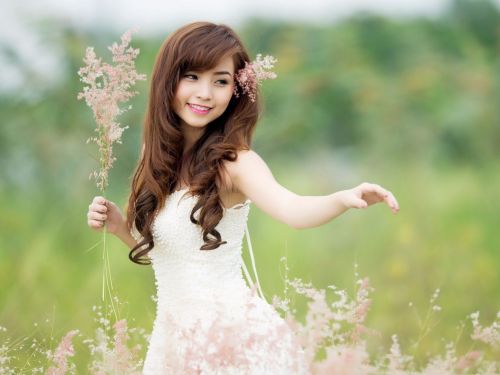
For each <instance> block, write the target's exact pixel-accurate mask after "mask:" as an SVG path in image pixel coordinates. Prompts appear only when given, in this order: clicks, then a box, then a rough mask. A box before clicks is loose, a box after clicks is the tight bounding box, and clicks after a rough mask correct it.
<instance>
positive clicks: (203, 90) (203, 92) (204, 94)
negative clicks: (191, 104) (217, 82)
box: [196, 82, 212, 99]
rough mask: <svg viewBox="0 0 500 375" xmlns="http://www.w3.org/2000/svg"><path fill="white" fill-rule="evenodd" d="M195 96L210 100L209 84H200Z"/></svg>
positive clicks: (210, 89) (210, 90)
mask: <svg viewBox="0 0 500 375" xmlns="http://www.w3.org/2000/svg"><path fill="white" fill-rule="evenodd" d="M196 96H197V97H198V98H200V99H210V98H211V97H212V88H211V87H210V84H209V83H203V82H200V84H199V86H198V90H197V93H196Z"/></svg>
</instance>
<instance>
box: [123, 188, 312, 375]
mask: <svg viewBox="0 0 500 375" xmlns="http://www.w3.org/2000/svg"><path fill="white" fill-rule="evenodd" d="M196 199H197V197H194V196H191V195H190V193H189V191H188V189H187V188H184V189H181V190H177V191H175V192H174V193H173V194H171V195H170V196H169V197H167V201H166V203H165V206H164V207H163V208H162V209H161V210H160V211H159V212H158V214H157V216H156V218H155V220H154V222H153V226H152V233H153V238H154V243H155V246H154V248H153V249H152V250H151V251H150V252H149V256H150V258H151V260H152V265H153V269H154V273H155V278H156V281H155V282H156V288H157V310H156V319H155V322H154V326H153V331H152V333H151V338H150V342H149V347H148V351H147V355H146V358H145V361H144V367H143V374H144V375H159V374H219V375H221V374H228V375H229V374H255V375H256V374H259V375H260V374H272V375H279V374H286V375H291V374H308V373H309V370H308V365H307V364H306V360H305V356H304V351H303V349H302V348H301V347H300V345H299V344H298V342H297V340H296V337H295V336H294V334H293V333H292V330H291V329H290V328H289V326H288V325H287V323H286V322H285V321H284V320H283V319H282V318H281V316H280V315H279V314H278V312H277V311H276V310H275V309H274V307H273V306H272V305H270V304H268V303H267V302H266V301H265V299H263V296H262V298H261V297H259V296H258V295H257V293H256V292H257V287H254V286H252V287H249V286H247V284H246V283H245V280H244V278H243V274H242V267H243V270H244V271H245V276H247V279H248V278H249V276H248V272H247V271H246V267H245V266H244V263H243V259H242V254H241V253H242V240H243V236H244V234H245V229H246V223H247V218H248V213H249V210H250V203H251V201H250V200H247V201H246V202H245V203H240V204H238V205H236V206H233V207H231V208H227V209H224V215H223V217H222V219H221V221H220V222H219V224H218V225H217V227H216V229H217V230H218V231H219V233H220V234H221V236H222V240H225V241H227V243H226V244H224V245H221V246H219V247H218V248H217V249H215V250H208V251H203V250H200V247H201V246H202V245H203V243H204V241H203V239H202V230H201V227H200V226H199V225H196V224H193V223H192V222H191V221H190V220H189V215H190V213H191V211H192V208H193V206H194V204H195V202H196ZM199 212H200V211H199V210H198V211H197V212H196V213H195V217H196V218H198V216H197V215H199ZM133 234H134V236H135V237H136V239H138V238H139V236H138V233H137V232H136V231H134V232H133ZM247 235H248V232H247ZM250 249H251V245H250ZM251 255H252V262H253V254H251ZM248 282H249V283H250V284H253V283H252V281H251V280H249V281H248ZM257 286H258V289H259V290H260V286H259V285H258V279H257Z"/></svg>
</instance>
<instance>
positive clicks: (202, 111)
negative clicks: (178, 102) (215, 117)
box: [188, 103, 212, 115]
mask: <svg viewBox="0 0 500 375" xmlns="http://www.w3.org/2000/svg"><path fill="white" fill-rule="evenodd" d="M188 106H189V109H191V111H193V112H194V113H197V114H200V115H204V114H207V113H208V112H209V111H210V110H211V109H212V108H210V107H205V106H198V105H193V104H191V103H188Z"/></svg>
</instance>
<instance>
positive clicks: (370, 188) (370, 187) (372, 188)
mask: <svg viewBox="0 0 500 375" xmlns="http://www.w3.org/2000/svg"><path fill="white" fill-rule="evenodd" d="M362 185H364V186H363V187H364V189H363V190H364V191H366V192H374V193H376V194H378V195H379V196H381V197H382V199H383V200H384V201H385V202H386V203H387V205H388V206H389V207H391V208H392V210H393V211H398V210H399V204H398V201H397V200H396V198H395V197H394V194H392V193H391V192H390V191H389V190H387V189H384V188H383V187H382V186H380V185H378V184H370V183H363V184H362Z"/></svg>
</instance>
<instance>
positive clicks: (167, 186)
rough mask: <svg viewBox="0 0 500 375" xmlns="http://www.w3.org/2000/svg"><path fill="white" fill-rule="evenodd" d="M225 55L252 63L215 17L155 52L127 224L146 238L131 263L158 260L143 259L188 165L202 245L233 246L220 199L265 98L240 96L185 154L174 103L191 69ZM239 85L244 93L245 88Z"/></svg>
mask: <svg viewBox="0 0 500 375" xmlns="http://www.w3.org/2000/svg"><path fill="white" fill-rule="evenodd" d="M226 56H232V58H233V62H234V67H235V72H237V71H238V69H241V68H243V67H244V66H245V62H250V58H249V56H248V53H247V51H246V49H245V47H244V46H243V43H242V42H241V40H240V38H239V37H238V36H237V34H236V33H235V32H234V31H233V30H232V29H231V28H230V27H228V26H226V25H224V24H214V23H211V22H193V23H190V24H188V25H185V26H183V27H181V28H179V29H178V30H176V31H175V32H173V33H172V34H171V35H169V37H168V38H167V39H166V40H165V41H164V42H163V45H162V47H161V48H160V50H159V52H158V55H157V56H156V61H155V65H154V68H153V72H152V75H151V86H150V91H149V98H148V107H147V112H146V114H145V118H144V132H143V139H142V144H143V151H142V154H141V156H140V158H139V162H138V165H137V167H136V170H135V172H134V175H133V178H132V187H131V193H130V196H129V199H128V206H127V210H126V211H127V228H128V229H129V231H131V230H132V228H133V226H135V228H136V230H137V231H138V232H139V233H140V235H141V237H142V240H141V241H140V242H139V243H138V244H137V245H136V246H134V248H133V249H132V250H131V251H130V253H129V259H130V260H131V261H132V262H135V263H137V264H143V265H149V264H151V262H150V260H149V259H144V258H142V257H144V256H146V255H147V253H148V252H149V251H151V250H152V249H153V247H154V241H153V235H152V232H151V225H152V223H153V220H154V218H155V216H156V214H157V212H158V211H159V210H160V209H161V208H162V207H163V206H164V204H165V200H166V197H167V196H168V195H170V194H172V193H173V191H174V189H175V186H177V183H178V182H179V180H180V173H181V167H183V166H184V168H186V171H187V172H186V173H187V177H186V178H187V181H186V182H187V184H188V186H189V188H190V189H189V190H190V191H189V193H190V194H191V195H193V196H199V199H198V201H197V203H196V204H195V206H194V207H193V210H192V212H191V214H190V220H191V222H192V223H194V224H198V225H200V226H201V227H202V230H203V241H204V244H203V246H201V248H200V250H214V249H216V248H218V247H219V246H220V245H222V244H225V243H226V241H222V238H221V235H220V233H219V232H218V231H217V230H216V229H215V227H216V226H217V224H218V223H219V221H220V220H221V219H222V216H223V212H224V210H223V206H222V202H221V199H220V196H219V193H220V191H221V189H222V188H223V178H222V172H223V170H224V169H223V168H224V161H235V160H236V159H237V151H238V150H243V149H247V150H248V149H250V146H251V140H252V136H253V132H254V130H255V126H256V124H257V121H258V118H259V116H260V112H261V107H260V101H259V95H257V100H256V101H255V102H252V101H251V100H250V99H249V97H248V96H247V95H239V97H236V96H235V95H234V94H233V96H232V98H231V100H230V102H229V104H228V106H227V108H226V110H225V112H224V113H223V114H222V115H221V116H219V117H218V118H217V119H215V120H213V121H212V122H210V123H209V124H207V126H206V127H205V132H204V133H203V135H202V136H201V137H200V138H199V139H198V140H197V141H196V143H195V144H194V145H193V147H192V148H191V149H190V150H189V151H187V152H186V153H185V155H184V156H183V145H184V136H183V133H182V131H181V127H180V118H179V117H178V116H177V114H176V113H175V112H174V111H173V108H172V103H173V100H174V96H175V92H176V88H177V85H178V82H179V80H180V77H182V75H183V74H184V73H185V72H186V71H188V70H196V71H204V70H208V69H213V68H214V67H215V66H216V65H217V64H218V62H219V61H220V60H221V59H223V58H225V57H226ZM236 89H237V91H239V92H241V88H240V87H239V86H237V87H236ZM197 210H201V211H200V214H199V217H198V220H197V219H195V217H194V214H195V212H196V211H197ZM209 236H210V237H209ZM145 245H147V246H146V247H144V246H145Z"/></svg>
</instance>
